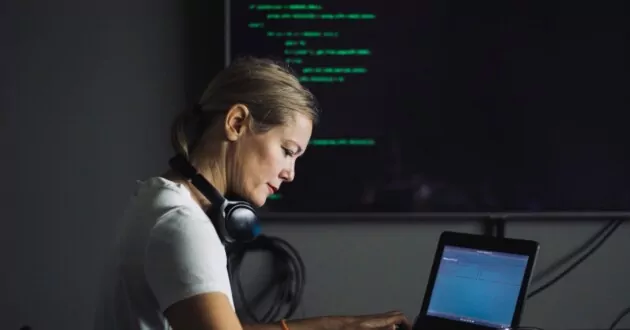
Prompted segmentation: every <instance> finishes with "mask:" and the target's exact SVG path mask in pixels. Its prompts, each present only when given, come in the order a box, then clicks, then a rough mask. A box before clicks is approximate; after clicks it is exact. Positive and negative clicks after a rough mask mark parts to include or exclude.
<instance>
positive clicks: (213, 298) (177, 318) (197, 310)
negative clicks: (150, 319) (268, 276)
mask: <svg viewBox="0 0 630 330" xmlns="http://www.w3.org/2000/svg"><path fill="white" fill-rule="evenodd" d="M164 315H165V316H166V319H167V320H168V323H169V324H170V326H171V327H172V328H173V330H214V329H221V330H223V329H225V330H242V329H243V327H242V326H241V323H240V321H239V320H238V317H237V316H236V313H234V310H233V309H232V305H231V304H230V301H229V300H228V298H227V296H225V294H223V293H218V292H213V293H204V294H200V295H197V296H194V297H191V298H187V299H185V300H182V301H179V302H176V303H175V304H173V305H172V306H171V307H169V308H168V309H166V311H164ZM277 329H281V328H276V330H277Z"/></svg>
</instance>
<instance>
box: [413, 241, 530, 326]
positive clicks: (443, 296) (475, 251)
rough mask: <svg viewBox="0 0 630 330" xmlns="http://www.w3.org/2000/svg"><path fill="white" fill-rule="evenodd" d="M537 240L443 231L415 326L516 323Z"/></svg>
mask: <svg viewBox="0 0 630 330" xmlns="http://www.w3.org/2000/svg"><path fill="white" fill-rule="evenodd" d="M538 250H539V244H538V243H537V242H534V241H530V240H522V239H512V238H495V237H491V236H483V235H476V234H465V233H455V232H444V233H442V235H441V236H440V240H439V243H438V247H437V251H436V253H435V257H434V260H433V266H432V269H431V275H430V277H429V283H428V284H427V288H426V291H425V295H424V300H423V302H422V309H421V310H420V313H419V314H418V316H417V317H416V320H415V322H414V325H413V330H441V329H448V330H454V329H456V330H459V329H461V330H483V329H486V330H487V329H510V328H512V329H516V328H518V327H519V326H520V320H521V314H522V312H523V308H524V305H525V299H526V295H527V289H528V287H529V283H530V279H531V275H532V271H533V269H534V264H535V262H536V258H537V256H538Z"/></svg>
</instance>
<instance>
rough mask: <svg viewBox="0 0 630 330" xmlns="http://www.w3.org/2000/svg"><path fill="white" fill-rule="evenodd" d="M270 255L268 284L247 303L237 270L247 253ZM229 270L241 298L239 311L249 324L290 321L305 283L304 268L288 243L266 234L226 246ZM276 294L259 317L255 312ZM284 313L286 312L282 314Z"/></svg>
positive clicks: (298, 256)
mask: <svg viewBox="0 0 630 330" xmlns="http://www.w3.org/2000/svg"><path fill="white" fill-rule="evenodd" d="M255 251H264V252H269V253H270V254H271V255H272V257H273V268H272V269H273V275H274V276H273V277H272V281H271V283H269V285H267V286H266V287H265V288H264V290H263V291H262V292H261V293H260V294H258V295H257V296H256V297H254V298H253V299H251V301H248V299H247V297H246V296H245V290H244V289H243V285H242V282H241V276H240V275H241V274H240V268H241V263H242V262H243V259H244V258H245V255H246V254H247V253H248V252H255ZM227 255H228V271H229V273H230V276H231V277H232V280H233V282H234V284H235V286H236V291H237V292H238V294H239V295H240V297H241V301H242V305H243V306H242V309H243V311H244V312H245V314H246V315H247V317H249V318H250V319H251V320H252V321H254V322H258V323H271V322H277V321H279V320H280V319H289V318H291V317H292V316H293V314H294V313H295V312H296V310H297V309H298V307H299V306H300V303H301V302H302V296H303V293H304V286H305V284H306V267H305V266H304V262H303V261H302V258H301V257H300V254H299V253H298V252H297V250H296V249H295V248H294V247H293V246H291V244H289V243H288V242H287V241H285V240H283V239H281V238H278V237H271V236H266V235H260V236H258V237H257V238H256V239H255V240H254V241H252V242H249V243H244V244H233V245H230V246H228V249H227ZM274 289H275V291H276V295H275V297H274V298H273V301H272V304H271V306H270V308H269V310H268V311H267V312H266V313H265V314H264V316H262V317H258V316H257V315H256V312H255V310H257V309H258V307H260V304H261V303H262V301H263V300H264V298H265V297H266V296H268V295H269V294H270V293H271V292H272V291H274ZM283 310H286V312H285V313H284V314H283V313H282V312H283Z"/></svg>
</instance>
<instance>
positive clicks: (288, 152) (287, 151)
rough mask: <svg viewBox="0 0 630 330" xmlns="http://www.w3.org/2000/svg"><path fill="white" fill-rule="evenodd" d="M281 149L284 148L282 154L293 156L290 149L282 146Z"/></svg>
mask: <svg viewBox="0 0 630 330" xmlns="http://www.w3.org/2000/svg"><path fill="white" fill-rule="evenodd" d="M282 149H283V150H284V154H285V155H286V156H293V155H294V154H295V153H294V152H293V151H292V150H290V149H287V148H282Z"/></svg>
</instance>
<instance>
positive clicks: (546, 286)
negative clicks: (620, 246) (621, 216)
mask: <svg viewBox="0 0 630 330" xmlns="http://www.w3.org/2000/svg"><path fill="white" fill-rule="evenodd" d="M622 223H623V221H622V220H614V224H613V225H612V228H611V229H610V230H609V231H608V232H607V233H606V234H605V235H604V237H602V239H601V240H600V241H599V242H598V243H597V244H595V246H593V247H592V248H591V249H590V250H589V251H588V252H586V253H585V254H584V255H583V256H582V257H580V258H579V259H578V260H576V261H575V262H574V263H573V264H572V265H571V266H569V267H567V269H565V270H564V271H563V272H562V273H560V274H559V275H558V276H556V277H554V278H553V279H551V280H550V281H549V282H547V283H545V284H543V285H541V286H540V287H539V288H538V289H536V290H534V291H532V292H530V293H529V294H528V295H527V299H530V298H532V297H534V296H536V295H537V294H539V293H541V292H543V291H544V290H546V289H548V288H549V287H550V286H552V285H554V284H555V283H557V282H558V281H560V280H561V279H562V278H563V277H565V276H566V275H567V274H568V273H570V272H571V271H572V270H574V269H575V268H576V267H577V266H579V265H580V264H581V263H582V262H584V260H586V259H588V257H590V256H591V255H592V254H593V253H595V252H597V250H598V249H599V248H600V247H601V246H602V245H604V243H606V241H607V240H608V238H610V236H611V235H612V234H613V233H614V232H615V231H616V230H617V228H619V226H621V224H622Z"/></svg>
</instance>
